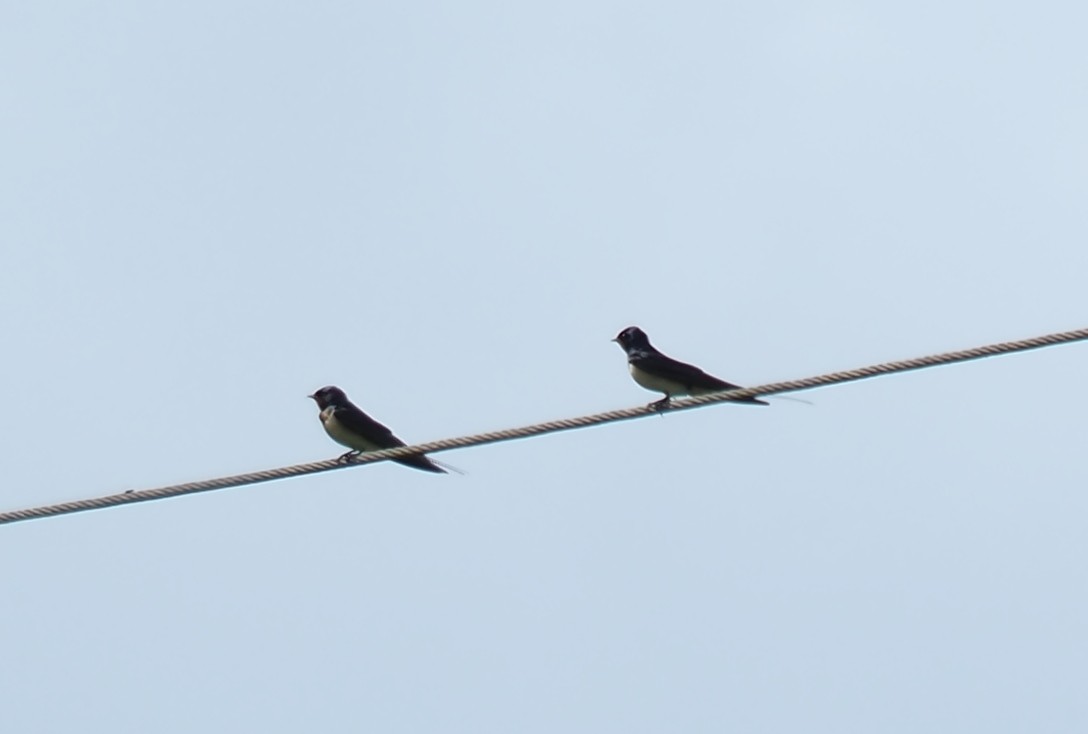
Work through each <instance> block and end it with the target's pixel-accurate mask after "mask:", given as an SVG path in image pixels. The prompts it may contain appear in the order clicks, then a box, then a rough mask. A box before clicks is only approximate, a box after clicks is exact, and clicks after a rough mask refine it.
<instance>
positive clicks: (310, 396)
mask: <svg viewBox="0 0 1088 734" xmlns="http://www.w3.org/2000/svg"><path fill="white" fill-rule="evenodd" d="M306 397H308V398H309V399H310V400H317V398H316V397H314V396H313V395H307V396H306Z"/></svg>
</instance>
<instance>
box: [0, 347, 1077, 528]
mask: <svg viewBox="0 0 1088 734" xmlns="http://www.w3.org/2000/svg"><path fill="white" fill-rule="evenodd" d="M1086 339H1088V329H1077V330H1074V331H1063V332H1057V333H1053V334H1046V335H1044V336H1037V337H1033V338H1031V339H1020V340H1017V341H1007V342H1000V343H997V344H989V345H986V346H982V347H975V348H973V349H963V350H960V351H955V352H944V353H941V354H934V355H931V356H928V357H917V358H915V359H906V360H900V361H896V362H883V363H880V364H875V365H870V366H868V367H861V368H859V369H853V370H843V371H840V372H831V373H827V374H823V375H817V376H815V377H806V378H804V379H800V380H787V381H785V382H772V383H768V384H765V385H758V386H755V387H747V388H743V389H738V390H729V391H727V392H720V393H714V394H712V395H702V396H699V397H694V398H685V399H683V400H674V401H673V402H672V405H671V407H670V408H669V412H670V413H673V412H677V411H682V410H690V409H691V408H699V407H702V406H705V405H713V404H716V403H725V402H733V401H735V400H738V399H740V398H747V397H752V396H755V395H761V396H767V395H775V394H779V393H788V392H797V391H800V390H811V389H813V388H817V387H827V386H828V385H839V384H842V383H845V382H855V381H857V380H866V379H869V378H871V377H879V376H881V375H890V374H895V373H898V372H908V371H910V370H920V369H925V368H928V367H938V366H941V365H948V364H954V363H957V362H967V361H969V360H974V359H982V358H984V357H995V356H998V355H1002V354H1012V353H1014V352H1024V351H1027V350H1030V349H1039V348H1042V347H1050V346H1057V345H1059V344H1069V343H1071V342H1077V341H1084V340H1086ZM657 414H658V411H657V410H655V409H654V408H652V407H650V406H640V407H638V408H625V409H623V410H610V411H607V412H604V413H594V414H593V415H584V416H580V417H576V418H565V419H560V420H553V421H547V422H544V423H536V424H533V425H529V426H522V427H520V428H509V429H505V430H501V431H489V432H487V433H477V434H473V435H469V436H460V437H457V438H447V439H442V440H440V441H431V442H429V443H421V444H415V445H412V446H403V447H400V448H396V449H384V450H382V451H368V452H366V453H364V454H362V455H360V456H359V457H358V458H356V459H355V460H353V461H349V462H339V461H337V460H335V459H329V460H326V461H317V462H312V463H309V464H296V465H294V466H285V467H281V468H279V469H268V470H265V471H257V472H250V473H247V474H236V475H234V476H229V477H219V478H216V479H206V480H204V481H199V482H188V483H186V484H174V485H170V486H167V487H157V488H154V489H144V490H129V491H127V492H122V493H118V494H110V495H105V496H103V497H95V498H91V499H84V500H76V501H73V502H62V503H59V504H54V505H44V506H41V507H31V508H28V509H24V510H12V511H9V512H0V525H3V524H8V523H14V522H20V521H23V520H33V519H37V518H43V517H53V516H56V515H68V514H72V513H76V512H86V511H88V510H98V509H102V508H106V507H116V506H118V505H129V504H133V503H136V502H149V501H151V500H160V499H166V498H168V497H177V496H179V495H185V494H196V493H197V492H210V491H212V490H216V489H229V488H232V487H242V486H246V485H250V484H260V483H262V482H271V481H274V480H277V479H287V478H290V477H298V476H303V475H306V474H317V473H320V472H326V471H333V470H335V469H346V468H348V467H353V466H362V465H364V464H371V463H374V462H377V461H386V460H388V459H392V458H395V457H401V456H407V455H409V454H418V453H438V452H441V451H450V450H452V449H461V448H468V447H470V446H483V445H485V444H491V443H499V442H501V441H513V440H515V439H519V438H530V437H532V436H540V435H543V434H545V433H556V432H558V431H570V430H573V429H576V428H588V427H590V426H597V425H601V424H604V423H613V422H616V421H623V420H631V419H634V418H643V417H646V416H652V415H657Z"/></svg>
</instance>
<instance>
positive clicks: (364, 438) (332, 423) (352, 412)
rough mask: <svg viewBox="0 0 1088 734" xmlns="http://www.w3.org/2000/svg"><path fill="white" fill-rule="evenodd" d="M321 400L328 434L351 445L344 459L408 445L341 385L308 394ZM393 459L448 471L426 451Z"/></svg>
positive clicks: (319, 402)
mask: <svg viewBox="0 0 1088 734" xmlns="http://www.w3.org/2000/svg"><path fill="white" fill-rule="evenodd" d="M306 397H308V398H313V400H314V401H315V402H317V407H318V408H319V409H320V410H321V413H320V414H319V415H318V417H319V418H320V419H321V425H323V426H324V427H325V433H327V434H329V438H331V439H332V440H333V441H336V442H337V443H338V444H340V445H342V446H347V447H348V448H349V449H351V451H349V452H347V453H346V454H344V455H343V456H341V457H340V460H341V461H346V460H347V459H349V458H351V457H354V456H358V455H359V454H360V453H362V452H363V451H378V450H380V449H394V448H396V447H398V446H406V445H407V444H405V443H404V441H401V440H400V439H399V438H397V437H396V436H394V435H393V432H392V431H390V430H389V429H388V428H386V427H385V426H383V425H382V424H381V423H379V422H378V421H376V420H374V419H373V418H371V417H370V416H369V415H367V414H366V413H364V412H363V411H362V410H360V409H359V408H358V407H357V406H356V405H355V404H354V403H352V402H351V401H350V400H348V396H347V395H345V394H344V391H343V390H341V389H340V388H338V387H333V386H331V385H330V386H328V387H323V388H321V389H320V390H318V391H317V392H315V393H314V394H313V395H307V396H306ZM392 461H395V462H397V463H398V464H404V465H405V466H410V467H412V468H413V469H422V470H423V471H430V472H436V473H438V474H445V473H446V470H445V469H443V468H442V467H440V466H439V465H438V464H436V463H435V462H434V461H432V460H431V459H428V458H427V457H426V456H425V455H424V454H419V455H418V456H402V457H401V458H399V459H393V460H392Z"/></svg>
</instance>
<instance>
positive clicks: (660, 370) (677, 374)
mask: <svg viewBox="0 0 1088 734" xmlns="http://www.w3.org/2000/svg"><path fill="white" fill-rule="evenodd" d="M635 364H637V365H638V367H639V368H640V369H642V370H643V371H645V372H649V373H651V374H654V375H657V376H658V377H661V378H663V379H666V380H670V381H672V382H676V383H678V384H680V385H683V386H684V387H686V388H687V389H688V391H689V392H691V393H693V394H694V393H695V392H696V391H706V392H717V391H720V390H736V389H739V388H740V385H734V384H733V383H732V382H726V381H725V380H721V379H718V378H717V377H715V376H714V375H708V374H707V373H706V372H703V371H702V370H701V369H699V368H698V367H696V366H695V365H693V364H688V363H687V362H681V361H680V360H678V359H673V358H672V357H667V356H665V355H664V354H661V353H660V352H656V353H649V354H643V355H640V356H639V358H638V360H637V362H635ZM737 402H739V403H759V404H760V405H766V404H767V403H766V402H765V401H763V400H760V399H759V398H742V399H740V400H738V401H737Z"/></svg>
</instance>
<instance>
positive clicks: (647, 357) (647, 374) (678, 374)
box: [612, 326, 767, 410]
mask: <svg viewBox="0 0 1088 734" xmlns="http://www.w3.org/2000/svg"><path fill="white" fill-rule="evenodd" d="M612 341H614V342H617V343H618V344H619V345H620V346H621V347H623V351H625V352H627V367H628V369H630V370H631V377H633V378H634V380H635V382H637V383H638V384H639V385H641V386H642V387H644V388H646V389H647V390H653V391H655V392H663V393H665V397H664V398H662V399H661V400H658V401H656V402H653V403H650V405H651V406H653V407H655V408H657V409H659V410H663V409H665V408H667V407H669V402H670V401H671V400H672V397H673V396H674V395H676V396H682V395H706V394H708V393H712V392H721V391H722V390H736V389H738V388H739V387H740V385H734V384H733V383H731V382H726V381H725V380H719V379H718V378H717V377H714V376H713V375H708V374H707V373H705V372H703V371H702V370H701V369H699V368H698V367H695V366H693V365H690V364H685V363H684V362H678V361H677V360H675V359H673V358H671V357H666V356H665V355H664V354H662V353H661V352H659V351H657V350H656V349H654V346H653V345H652V344H650V338H649V337H648V336H646V332H644V331H643V330H642V329H640V328H638V327H637V326H629V327H627V328H626V329H624V330H623V331H621V332H620V333H619V335H618V336H616V338H615V339H613V340H612ZM737 402H738V403H752V404H755V405H767V403H766V402H765V401H763V400H760V399H759V398H741V399H740V400H738V401H737Z"/></svg>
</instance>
